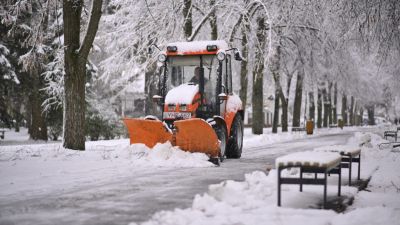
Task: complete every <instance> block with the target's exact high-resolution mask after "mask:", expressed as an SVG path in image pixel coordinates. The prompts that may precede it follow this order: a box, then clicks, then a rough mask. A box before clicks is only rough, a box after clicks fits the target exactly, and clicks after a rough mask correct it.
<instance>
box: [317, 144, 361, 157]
mask: <svg viewBox="0 0 400 225" xmlns="http://www.w3.org/2000/svg"><path fill="white" fill-rule="evenodd" d="M314 151H316V152H338V153H341V154H351V155H356V154H358V153H359V152H360V151H361V149H360V147H358V145H328V146H322V147H318V148H314Z"/></svg>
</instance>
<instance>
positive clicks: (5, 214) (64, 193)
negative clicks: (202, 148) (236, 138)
mask: <svg viewBox="0 0 400 225" xmlns="http://www.w3.org/2000/svg"><path fill="white" fill-rule="evenodd" d="M352 134H353V132H347V131H345V132H342V133H338V134H326V135H320V136H316V137H310V138H307V139H299V140H294V141H288V142H285V143H277V144H272V145H265V146H259V147H249V148H245V149H244V152H243V155H242V158H241V159H239V160H226V161H225V162H224V163H223V164H222V166H221V167H206V168H154V169H152V170H151V171H150V170H149V169H143V170H137V171H135V174H129V175H127V174H126V173H125V174H123V175H122V174H120V175H119V176H118V177H114V178H113V179H112V180H111V181H110V180H107V181H102V182H98V183H96V184H95V185H94V184H93V183H89V184H87V185H84V184H81V185H78V186H76V187H74V188H72V189H66V190H57V191H54V190H50V191H48V192H46V190H43V191H42V192H41V193H40V194H36V195H33V196H30V195H29V194H26V195H25V196H17V197H12V198H10V199H4V198H3V199H2V201H1V202H0V224H127V223H129V222H132V221H135V222H140V221H144V220H147V219H149V218H150V217H151V216H152V215H153V214H154V213H155V212H157V211H159V210H171V209H173V208H176V207H178V208H186V207H189V206H190V205H191V204H192V200H193V196H194V195H195V194H196V193H204V192H206V191H207V188H208V186H209V185H210V184H216V183H219V182H221V181H223V180H227V179H232V180H243V179H244V174H245V173H249V172H252V171H255V170H265V168H266V166H267V165H271V166H272V165H274V160H275V158H276V157H278V156H280V155H282V154H285V153H287V152H294V151H305V150H310V149H312V148H314V147H319V146H322V145H331V144H344V143H345V142H346V141H347V139H348V138H349V137H350V136H351V135H352Z"/></svg>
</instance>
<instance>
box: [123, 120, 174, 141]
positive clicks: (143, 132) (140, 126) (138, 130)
mask: <svg viewBox="0 0 400 225" xmlns="http://www.w3.org/2000/svg"><path fill="white" fill-rule="evenodd" d="M124 123H125V125H126V127H127V128H128V132H129V136H130V142H131V144H136V143H142V144H145V145H146V146H147V147H149V148H153V147H154V146H155V145H156V144H157V143H165V142H167V141H172V134H171V133H170V132H169V131H168V130H167V129H166V128H165V127H164V124H163V123H162V122H161V121H159V120H144V119H130V118H125V119H124Z"/></svg>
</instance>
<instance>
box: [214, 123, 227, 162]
mask: <svg viewBox="0 0 400 225" xmlns="http://www.w3.org/2000/svg"><path fill="white" fill-rule="evenodd" d="M214 130H215V133H216V134H217V137H218V140H219V141H220V144H219V146H220V152H219V159H220V161H221V162H222V161H224V159H225V154H226V140H227V136H228V135H227V132H226V129H225V128H224V127H223V126H222V125H216V126H215V127H214Z"/></svg>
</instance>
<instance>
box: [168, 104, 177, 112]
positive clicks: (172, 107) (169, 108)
mask: <svg viewBox="0 0 400 225" xmlns="http://www.w3.org/2000/svg"><path fill="white" fill-rule="evenodd" d="M175 108H176V107H175V105H174V104H169V105H168V111H170V112H172V111H175Z"/></svg>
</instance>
